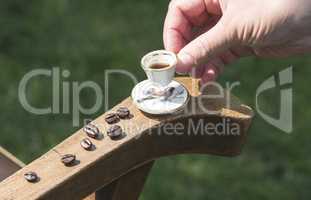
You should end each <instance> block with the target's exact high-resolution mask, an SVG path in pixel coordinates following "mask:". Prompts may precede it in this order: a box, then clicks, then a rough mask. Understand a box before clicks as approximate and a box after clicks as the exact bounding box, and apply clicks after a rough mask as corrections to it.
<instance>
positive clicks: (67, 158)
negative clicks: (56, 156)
mask: <svg viewBox="0 0 311 200" xmlns="http://www.w3.org/2000/svg"><path fill="white" fill-rule="evenodd" d="M61 161H62V163H63V164H64V165H65V166H70V165H73V164H74V163H75V161H76V156H75V155H73V154H66V155H63V156H62V158H61Z"/></svg>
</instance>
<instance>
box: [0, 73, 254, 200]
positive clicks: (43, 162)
mask: <svg viewBox="0 0 311 200" xmlns="http://www.w3.org/2000/svg"><path fill="white" fill-rule="evenodd" d="M178 81H179V82H181V83H183V84H184V85H185V86H186V87H187V89H188V90H189V93H190V94H191V98H190V99H189V101H188V104H187V106H186V107H185V108H184V109H183V110H182V111H181V112H179V113H174V114H172V115H167V116H158V117H155V116H149V115H146V114H144V113H142V112H141V111H139V110H138V109H137V108H136V107H135V106H134V105H133V103H132V100H131V98H127V99H125V100H124V101H123V102H121V103H120V104H119V105H117V106H116V107H114V108H113V109H112V111H114V110H116V109H117V108H118V107H120V106H126V107H129V108H130V110H131V113H132V114H133V118H132V119H130V120H122V121H120V123H119V125H120V126H122V127H123V129H124V130H125V133H126V137H124V138H123V139H121V140H117V141H115V140H111V139H110V138H109V137H107V136H106V134H105V133H106V130H107V128H108V127H109V126H108V125H107V124H106V123H105V120H104V116H105V114H104V115H102V116H100V117H99V118H98V119H96V120H95V121H94V123H95V124H97V125H98V127H99V128H100V130H101V131H102V132H103V133H104V134H105V137H104V138H103V139H101V140H93V142H94V143H95V145H96V147H97V148H96V150H95V151H90V152H88V151H85V150H84V149H82V148H81V147H80V145H79V142H80V141H81V140H82V139H83V138H84V137H85V133H84V132H83V131H82V130H79V131H77V132H76V133H75V134H73V135H72V136H71V137H69V138H68V139H66V140H65V141H63V142H62V143H61V144H59V145H57V146H56V147H55V148H54V150H51V151H49V152H47V153H46V154H44V155H43V156H41V157H40V158H38V159H37V160H35V161H34V162H32V163H30V164H29V165H27V166H26V167H24V168H23V169H21V170H20V171H18V172H17V173H15V174H14V175H13V176H11V177H9V178H8V179H6V180H4V181H3V182H1V183H0V199H1V200H3V199H6V200H8V199H14V200H28V199H46V200H49V199H66V200H71V199H82V198H85V197H86V196H88V195H90V194H91V193H93V192H95V191H97V190H99V189H100V188H102V187H103V186H106V185H108V184H110V183H112V182H113V181H115V180H117V179H119V178H120V177H122V176H124V175H126V174H128V173H129V172H130V171H132V170H134V169H137V168H138V167H140V166H143V165H144V164H146V163H147V162H150V161H152V160H155V159H157V158H159V157H162V156H168V155H175V154H181V153H202V154H214V155H221V156H235V155H238V154H239V153H240V152H241V149H242V147H243V144H244V143H245V140H246V132H247V129H248V128H249V126H250V123H251V120H252V117H253V112H252V110H251V109H250V108H249V107H247V106H246V105H243V104H242V103H240V102H239V101H238V100H237V99H236V98H235V97H233V96H231V95H230V94H229V93H228V92H225V93H224V96H223V97H221V98H208V99H207V98H206V97H205V98H204V95H206V94H208V95H211V94H219V91H218V90H217V88H215V87H208V88H205V89H204V90H202V91H201V92H200V91H199V90H198V83H197V81H193V80H191V79H189V78H180V79H178ZM228 98H230V101H229V103H228V104H227V99H228ZM202 105H203V107H202ZM206 109H209V110H214V111H215V112H214V113H210V112H206ZM216 111H217V112H216ZM226 120H227V121H230V123H229V124H230V125H232V124H237V125H238V126H239V130H240V132H239V134H238V135H234V134H228V133H229V132H230V131H231V130H226V131H225V134H224V135H221V134H216V131H215V132H214V134H208V133H206V132H204V130H203V131H199V132H198V131H196V130H194V129H193V127H197V126H200V125H201V124H203V125H208V124H214V125H216V124H221V123H223V122H224V121H226ZM167 125H169V126H172V127H173V128H171V129H170V130H168V127H167ZM177 125H181V126H183V129H182V130H181V131H180V132H178V133H177V132H176V130H177V128H176V126H177ZM174 127H175V128H174ZM55 150H56V151H57V152H59V153H60V154H67V153H72V154H75V155H77V159H78V160H79V164H78V165H75V166H73V167H65V166H64V165H63V164H62V163H61V162H60V156H59V154H58V153H56V152H55ZM27 171H35V172H37V173H38V175H39V176H40V182H38V183H36V184H29V183H27V182H26V181H25V180H24V179H23V174H24V173H25V172H27Z"/></svg>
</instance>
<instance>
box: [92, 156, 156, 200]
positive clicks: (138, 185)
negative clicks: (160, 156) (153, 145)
mask: <svg viewBox="0 0 311 200" xmlns="http://www.w3.org/2000/svg"><path fill="white" fill-rule="evenodd" d="M153 164H154V161H151V162H149V163H147V164H144V165H143V166H141V167H139V168H137V169H134V170H132V171H131V172H129V173H128V174H126V175H124V176H122V177H121V178H120V179H118V180H116V181H113V182H112V183H110V184H109V185H107V186H105V187H103V188H102V189H100V190H98V191H97V192H96V198H95V199H96V200H124V199H126V200H137V199H138V198H139V196H140V194H141V192H142V190H143V187H144V185H145V182H146V180H147V177H148V175H149V172H150V170H151V168H152V166H153Z"/></svg>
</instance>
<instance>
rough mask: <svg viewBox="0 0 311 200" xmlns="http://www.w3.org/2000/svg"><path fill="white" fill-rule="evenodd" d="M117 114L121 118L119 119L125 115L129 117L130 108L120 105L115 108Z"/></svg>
mask: <svg viewBox="0 0 311 200" xmlns="http://www.w3.org/2000/svg"><path fill="white" fill-rule="evenodd" d="M117 115H118V116H119V117H120V118H121V119H125V118H127V117H129V115H130V110H129V109H128V108H126V107H120V108H119V109H118V110H117Z"/></svg>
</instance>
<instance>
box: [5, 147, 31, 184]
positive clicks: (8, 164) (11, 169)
mask: <svg viewBox="0 0 311 200" xmlns="http://www.w3.org/2000/svg"><path fill="white" fill-rule="evenodd" d="M23 166H25V165H24V164H23V163H22V162H21V161H19V160H18V159H17V158H15V157H14V156H13V155H12V154H10V153H9V152H7V151H6V150H5V149H3V148H2V147H1V146H0V182H1V181H2V180H4V179H5V178H7V177H9V176H10V175H12V174H13V173H15V172H16V171H18V170H19V169H21V168H22V167H23Z"/></svg>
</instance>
